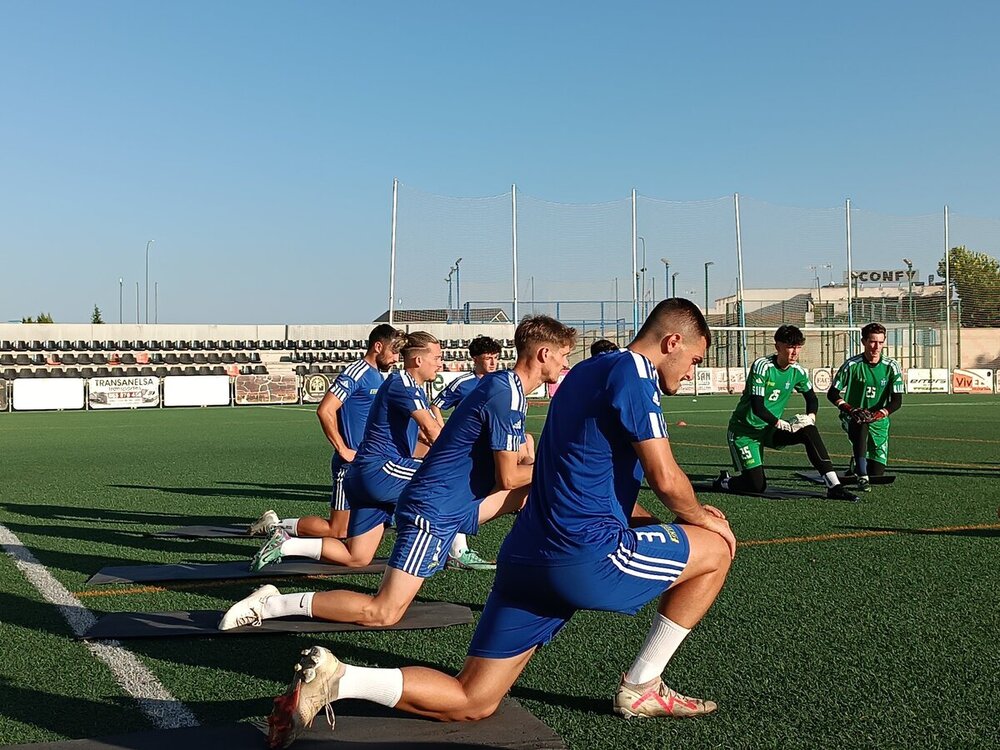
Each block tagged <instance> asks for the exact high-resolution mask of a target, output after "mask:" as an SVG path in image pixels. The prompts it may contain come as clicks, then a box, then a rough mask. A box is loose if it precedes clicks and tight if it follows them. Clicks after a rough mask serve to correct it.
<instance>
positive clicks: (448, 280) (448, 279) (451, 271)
mask: <svg viewBox="0 0 1000 750" xmlns="http://www.w3.org/2000/svg"><path fill="white" fill-rule="evenodd" d="M454 275H455V269H454V268H449V269H448V275H447V276H445V277H444V280H445V283H446V284H448V320H451V310H452V307H451V277H452V276H454Z"/></svg>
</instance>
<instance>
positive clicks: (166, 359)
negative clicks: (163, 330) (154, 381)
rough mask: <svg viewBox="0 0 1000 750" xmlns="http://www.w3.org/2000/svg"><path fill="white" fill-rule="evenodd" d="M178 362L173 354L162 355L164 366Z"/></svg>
mask: <svg viewBox="0 0 1000 750" xmlns="http://www.w3.org/2000/svg"><path fill="white" fill-rule="evenodd" d="M179 361H180V360H179V359H178V358H177V355H176V354H174V353H173V352H167V353H166V354H164V355H163V364H165V365H176V364H177V363H178V362H179Z"/></svg>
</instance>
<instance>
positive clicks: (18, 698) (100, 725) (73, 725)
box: [0, 678, 148, 741]
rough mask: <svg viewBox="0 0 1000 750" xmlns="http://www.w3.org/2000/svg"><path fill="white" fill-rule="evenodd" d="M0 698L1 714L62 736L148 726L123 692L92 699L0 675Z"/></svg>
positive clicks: (130, 729) (73, 736)
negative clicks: (16, 682) (31, 686)
mask: <svg viewBox="0 0 1000 750" xmlns="http://www.w3.org/2000/svg"><path fill="white" fill-rule="evenodd" d="M0 702H2V705H3V715H4V716H5V717H7V718H10V719H14V720H16V721H19V722H21V723H23V724H27V725H29V726H33V727H38V728H39V729H44V730H46V731H49V732H53V733H54V734H57V735H61V736H64V737H72V738H77V737H79V738H86V737H94V736H97V735H100V734H107V733H108V729H109V728H110V727H113V728H114V730H115V731H120V732H129V731H133V730H136V731H137V730H141V729H145V728H147V727H148V724H147V723H146V721H145V720H144V719H143V718H142V716H141V714H139V713H138V712H137V711H136V710H135V702H134V701H133V700H131V699H130V698H128V697H126V696H115V697H112V698H108V699H107V700H106V701H93V700H87V699H85V698H73V697H70V696H66V695H53V694H50V693H43V692H40V691H38V690H30V689H27V688H23V687H18V686H16V685H12V684H11V683H10V682H9V681H7V680H5V679H3V678H0ZM9 739H13V740H14V741H16V739H15V738H9Z"/></svg>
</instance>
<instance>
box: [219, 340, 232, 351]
mask: <svg viewBox="0 0 1000 750" xmlns="http://www.w3.org/2000/svg"><path fill="white" fill-rule="evenodd" d="M216 348H217V349H232V348H233V342H232V341H220V342H219V345H218V346H217V347H216Z"/></svg>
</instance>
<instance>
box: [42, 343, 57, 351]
mask: <svg viewBox="0 0 1000 750" xmlns="http://www.w3.org/2000/svg"><path fill="white" fill-rule="evenodd" d="M42 348H43V349H44V350H45V351H47V352H54V351H56V350H57V349H58V348H59V347H58V346H57V345H56V342H55V341H46V342H45V343H44V344H42Z"/></svg>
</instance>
